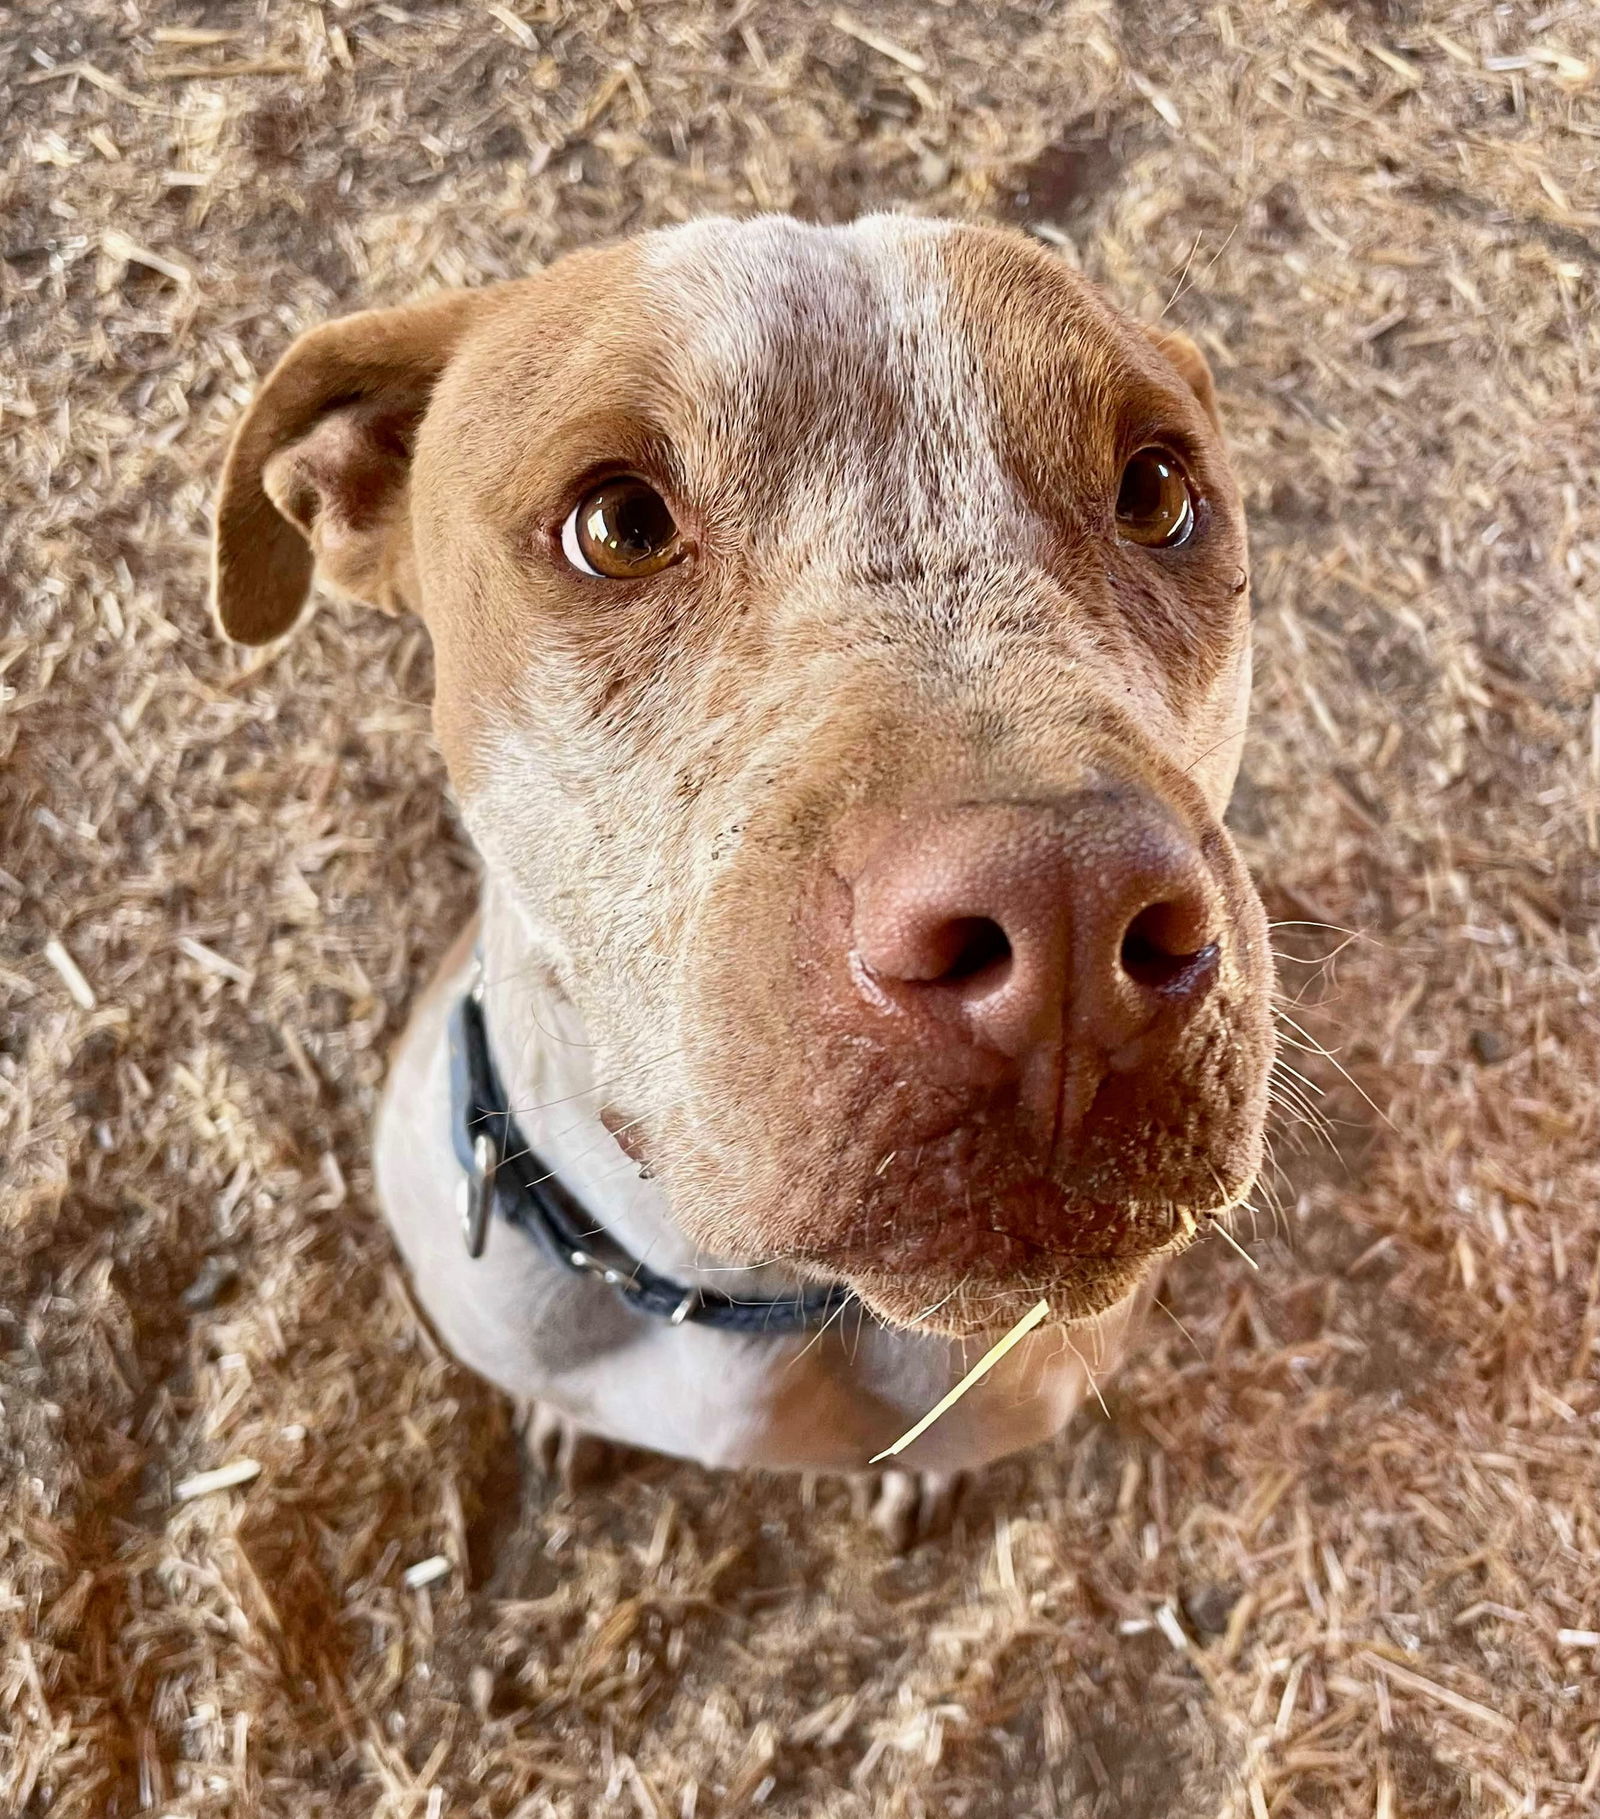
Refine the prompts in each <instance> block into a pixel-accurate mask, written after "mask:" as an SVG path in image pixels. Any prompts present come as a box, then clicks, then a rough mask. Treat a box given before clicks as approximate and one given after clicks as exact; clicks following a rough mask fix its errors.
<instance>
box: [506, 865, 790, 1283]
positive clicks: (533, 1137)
mask: <svg viewBox="0 0 1600 1819" xmlns="http://www.w3.org/2000/svg"><path fill="white" fill-rule="evenodd" d="M478 946H479V954H480V960H481V965H482V967H483V986H484V991H483V1011H484V1022H485V1025H486V1027H487V1029H488V1032H489V1045H490V1048H491V1050H492V1052H493V1055H494V1061H495V1066H496V1069H497V1070H498V1072H499V1075H500V1080H501V1084H502V1086H503V1087H504V1089H505V1094H506V1102H507V1104H508V1106H509V1107H510V1109H511V1111H512V1113H513V1115H514V1116H515V1119H516V1122H517V1126H518V1128H519V1130H520V1131H521V1133H522V1137H523V1140H524V1141H525V1142H526V1143H527V1145H528V1146H529V1147H530V1148H531V1149H532V1150H533V1151H534V1153H535V1154H536V1155H537V1156H538V1157H539V1158H540V1160H541V1161H542V1162H543V1163H544V1164H545V1166H546V1167H547V1168H549V1169H550V1170H551V1172H552V1173H553V1174H555V1175H556V1176H557V1177H558V1178H559V1179H560V1181H561V1182H562V1183H563V1185H564V1186H566V1187H567V1188H568V1189H569V1190H570V1191H571V1192H572V1193H573V1194H575V1195H576V1196H577V1198H578V1199H579V1200H580V1201H581V1202H582V1204H583V1206H584V1208H585V1210H586V1211H587V1212H589V1213H590V1214H592V1215H593V1217H594V1218H595V1220H596V1221H597V1222H598V1223H599V1224H600V1225H602V1226H604V1228H605V1230H606V1231H607V1232H608V1233H609V1234H610V1235H611V1237H612V1238H614V1239H615V1240H616V1241H617V1242H618V1243H619V1244H621V1245H622V1246H624V1248H625V1249H627V1250H628V1251H630V1252H631V1253H632V1254H633V1256H634V1257H636V1258H637V1259H638V1260H639V1261H640V1262H642V1263H646V1264H648V1265H649V1266H650V1268H651V1269H653V1270H655V1271H657V1272H659V1273H660V1274H662V1275H666V1276H671V1277H674V1278H676V1279H678V1280H681V1281H683V1282H684V1283H686V1284H693V1283H699V1284H700V1285H702V1286H703V1287H706V1288H716V1289H720V1290H722V1291H723V1292H724V1293H725V1294H730V1295H740V1294H750V1295H753V1296H754V1295H763V1296H767V1295H773V1294H781V1293H783V1292H784V1291H785V1290H787V1289H790V1288H793V1287H796V1286H798V1284H797V1279H796V1278H795V1277H794V1276H792V1275H790V1274H788V1273H787V1272H786V1271H784V1270H782V1269H781V1268H780V1267H778V1266H775V1265H766V1266H763V1267H759V1268H743V1267H740V1266H738V1265H733V1264H729V1263H728V1262H726V1261H725V1260H724V1259H722V1258H719V1257H716V1256H713V1255H710V1254H708V1253H707V1252H705V1251H704V1250H702V1249H701V1248H700V1247H699V1246H698V1245H697V1244H695V1242H694V1241H693V1239H691V1238H690V1237H689V1236H688V1235H687V1234H686V1233H685V1232H684V1230H683V1228H682V1226H681V1225H680V1224H679V1222H678V1220H677V1219H676V1217H675V1216H674V1214H673V1210H672V1205H671V1202H670V1201H669V1200H668V1198H667V1195H666V1193H665V1192H664V1191H663V1189H662V1188H661V1186H660V1185H659V1184H658V1183H657V1182H655V1181H654V1180H652V1179H650V1177H649V1176H648V1175H647V1174H646V1173H645V1171H644V1169H643V1168H642V1167H641V1165H640V1164H639V1163H638V1162H636V1161H635V1160H634V1159H633V1158H632V1157H631V1156H630V1155H629V1154H628V1153H627V1151H626V1150H624V1149H623V1147H622V1145H621V1144H620V1143H619V1142H618V1141H617V1139H616V1138H615V1137H614V1136H613V1135H612V1134H611V1132H610V1131H609V1130H608V1129H607V1128H606V1126H605V1124H604V1122H603V1121H602V1119H601V1116H600V1113H601V1109H602V1106H603V1104H604V1099H603V1090H604V1084H605V1083H604V1082H603V1081H597V1080H596V1078H595V1067H594V1053H595V1051H594V1046H593V1044H592V1043H591V1042H590V1040H589V1035H588V1031H587V1030H586V1029H585V1027H584V1022H583V1019H582V1017H581V1016H580V1015H579V1013H578V1011H577V1009H576V1007H575V1006H574V1005H573V1004H572V1002H571V1001H570V1000H569V999H568V998H567V997H566V996H565V995H564V994H563V993H562V992H561V991H559V990H558V989H557V987H556V986H555V985H554V984H553V982H552V981H551V979H550V976H549V970H548V968H547V967H546V965H545V964H544V963H543V962H542V961H541V959H540V957H539V954H538V949H537V945H536V943H535V942H534V940H533V939H532V937H531V936H530V934H529V932H528V929H527V926H526V924H525V923H524V922H523V919H522V916H521V914H520V912H519V911H518V909H517V907H516V905H515V903H513V902H512V901H511V900H510V898H509V897H508V896H507V895H506V894H505V893H504V892H503V891H500V890H498V889H497V888H496V887H495V886H494V885H493V884H492V883H487V884H486V885H485V887H484V893H483V908H482V917H481V921H480V925H479V936H478Z"/></svg>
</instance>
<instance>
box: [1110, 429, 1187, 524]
mask: <svg viewBox="0 0 1600 1819" xmlns="http://www.w3.org/2000/svg"><path fill="white" fill-rule="evenodd" d="M1193 531H1194V496H1193V494H1192V493H1191V492H1190V491H1189V482H1188V479H1187V478H1186V477H1185V475H1184V471H1183V469H1182V468H1181V467H1180V466H1179V465H1178V461H1177V457H1176V456H1175V455H1172V454H1169V453H1168V452H1167V450H1166V449H1164V448H1142V449H1140V450H1139V452H1138V453H1137V454H1136V455H1134V456H1133V457H1132V459H1131V460H1130V461H1129V462H1128V465H1127V466H1126V467H1125V468H1124V469H1123V470H1122V484H1121V486H1119V487H1118V489H1117V535H1118V536H1119V537H1125V538H1126V539H1127V540H1128V542H1130V543H1143V544H1145V545H1146V546H1147V547H1150V548H1156V549H1175V548H1176V547H1177V546H1178V545H1179V544H1180V543H1187V542H1188V541H1189V538H1190V535H1191V534H1192V533H1193Z"/></svg>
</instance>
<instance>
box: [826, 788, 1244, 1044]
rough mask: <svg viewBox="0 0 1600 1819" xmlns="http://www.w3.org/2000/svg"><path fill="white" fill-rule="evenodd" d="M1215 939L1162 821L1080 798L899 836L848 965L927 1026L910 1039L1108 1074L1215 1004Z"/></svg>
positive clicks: (1148, 809)
mask: <svg viewBox="0 0 1600 1819" xmlns="http://www.w3.org/2000/svg"><path fill="white" fill-rule="evenodd" d="M1221 924H1222V916H1221V909H1220V904H1219V901H1218V896H1217V892H1216V888H1215V886H1214V884H1213V883H1212V880H1211V875H1210V873H1209V871H1208V869H1207V867H1206V864H1205V862H1204V860H1203V859H1202V857H1201V855H1200V852H1199V850H1198V849H1197V847H1196V845H1195V843H1194V841H1193V840H1192V839H1191V838H1190V837H1189V836H1188V835H1187V834H1186V833H1185V832H1184V831H1183V830H1182V829H1181V828H1180V827H1179V826H1178V825H1177V823H1176V822H1175V821H1174V820H1173V819H1172V818H1171V817H1170V816H1169V815H1168V814H1166V813H1165V812H1163V811H1162V809H1161V808H1160V807H1159V806H1158V805H1157V804H1156V803H1155V802H1154V801H1152V800H1150V799H1148V798H1146V797H1144V796H1143V795H1139V794H1135V793H1133V792H1116V793H1112V792H1086V793H1084V794H1082V795H1079V796H1074V797H1069V798H1066V799H1063V800H1061V801H1055V802H1050V803H1046V804H1040V805H1037V806H1036V805H1032V804H1026V805H1019V804H1010V803H995V804H979V805H976V806H972V807H966V808H961V809H956V810H953V811H949V812H946V813H943V814H939V815H935V816H929V817H926V818H922V819H919V820H913V821H909V822H906V823H903V824H902V825H901V826H899V827H898V828H897V829H896V830H895V831H894V832H893V833H892V834H891V835H889V837H888V838H887V839H886V840H885V841H884V842H883V843H882V844H881V845H880V846H879V847H878V848H877V850H876V851H875V852H873V853H872V854H871V856H870V857H869V859H868V861H867V863H866V866H865V868H864V870H863V871H862V872H861V873H860V875H859V876H858V877H857V879H856V881H855V885H854V908H853V920H852V935H853V941H854V948H853V952H852V955H851V964H852V969H853V971H854V974H855V979H856V985H857V989H858V990H859V991H860V992H861V994H862V996H863V997H864V998H865V999H866V1000H867V1002H868V1003H869V1004H872V1005H876V1006H877V1007H878V1008H880V1009H881V1008H884V1006H885V1003H886V1002H887V1003H889V1004H893V1005H895V1006H898V1007H899V1008H901V1009H903V1010H907V1011H912V1012H919V1013H921V1014H920V1015H918V1016H916V1017H915V1018H914V1019H913V1027H914V1028H915V1030H916V1032H917V1034H916V1037H915V1039H916V1040H919V1041H929V1040H931V1041H935V1042H939V1043H951V1042H954V1043H957V1044H965V1045H971V1046H974V1047H979V1048H985V1049H988V1050H990V1051H994V1050H998V1051H999V1052H1000V1053H1001V1054H1003V1055H1005V1056H1008V1057H1010V1058H1011V1059H1012V1060H1014V1061H1017V1062H1024V1061H1027V1060H1029V1059H1031V1058H1033V1057H1035V1056H1037V1055H1040V1054H1041V1053H1049V1054H1050V1055H1052V1056H1054V1057H1056V1058H1057V1060H1058V1063H1059V1064H1061V1065H1065V1066H1067V1067H1069V1068H1070V1067H1071V1064H1072V1063H1073V1062H1074V1061H1087V1062H1090V1063H1092V1064H1094V1071H1095V1072H1096V1073H1097V1074H1098V1072H1099V1070H1100V1068H1103V1067H1106V1066H1109V1067H1112V1068H1116V1067H1119V1066H1123V1065H1134V1064H1136V1062H1137V1060H1138V1059H1139V1058H1140V1057H1139V1056H1138V1055H1137V1053H1136V1052H1135V1051H1136V1049H1137V1048H1140V1047H1143V1046H1145V1045H1143V1044H1140V1043H1139V1038H1140V1037H1142V1036H1144V1035H1145V1034H1146V1033H1147V1032H1150V1031H1151V1030H1152V1029H1153V1028H1154V1027H1155V1026H1157V1025H1158V1024H1159V1025H1160V1027H1161V1028H1162V1029H1163V1030H1167V1029H1170V1028H1173V1027H1175V1026H1176V1024H1177V1023H1178V1022H1180V1021H1181V1020H1182V1019H1183V1018H1185V1017H1186V1015H1187V1013H1188V1012H1189V1011H1190V1010H1192V1008H1193V1007H1194V1006H1195V1005H1196V1004H1198V1003H1199V1001H1200V1000H1201V999H1202V998H1203V997H1204V996H1205V994H1206V992H1207V991H1208V990H1209V988H1210V986H1211V984H1212V982H1213V980H1214V979H1215V977H1216V973H1217V963H1218V958H1219V953H1220V942H1221ZM908 1033H909V1032H908Z"/></svg>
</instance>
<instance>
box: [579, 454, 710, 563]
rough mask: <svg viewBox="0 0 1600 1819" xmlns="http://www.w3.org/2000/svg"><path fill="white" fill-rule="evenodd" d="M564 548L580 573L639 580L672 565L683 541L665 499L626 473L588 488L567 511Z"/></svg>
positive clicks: (680, 551)
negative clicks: (591, 489) (590, 490)
mask: <svg viewBox="0 0 1600 1819" xmlns="http://www.w3.org/2000/svg"><path fill="white" fill-rule="evenodd" d="M561 553H562V555H564V556H565V557H566V559H567V560H568V562H570V563H571V564H572V566H573V567H574V568H575V569H577V570H578V571H579V572H580V573H581V574H585V575H597V576H600V577H602V578H603V579H605V580H609V581H636V580H638V579H640V578H641V577H642V576H645V575H654V574H659V573H660V571H661V570H662V569H664V568H668V567H670V566H671V565H672V564H673V563H674V562H676V561H677V560H678V558H679V557H680V556H681V555H682V554H683V553H684V544H683V536H682V533H681V532H680V531H679V529H678V526H677V523H676V522H675V520H674V519H673V516H672V513H671V511H670V510H669V509H668V507H667V502H666V500H665V499H663V498H662V497H661V495H660V493H658V492H657V491H656V490H655V488H654V487H653V486H650V485H648V484H647V483H646V482H645V481H643V480H639V479H635V478H634V476H633V475H631V474H624V475H620V476H618V477H617V478H615V479H611V480H606V481H604V482H602V484H601V485H599V486H597V487H595V488H594V490H593V491H592V492H589V493H586V494H585V495H584V496H583V498H581V499H580V500H579V501H578V503H577V504H576V505H575V506H574V507H573V508H572V510H571V511H570V512H569V513H568V514H567V521H566V523H565V524H563V525H562V527H561Z"/></svg>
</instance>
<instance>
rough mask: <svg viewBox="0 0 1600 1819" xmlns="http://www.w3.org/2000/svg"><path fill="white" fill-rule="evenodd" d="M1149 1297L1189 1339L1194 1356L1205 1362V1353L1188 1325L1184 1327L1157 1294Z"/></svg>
mask: <svg viewBox="0 0 1600 1819" xmlns="http://www.w3.org/2000/svg"><path fill="white" fill-rule="evenodd" d="M1150 1299H1151V1300H1152V1301H1153V1302H1154V1303H1155V1305H1156V1306H1157V1307H1158V1308H1160V1309H1161V1311H1162V1313H1164V1314H1165V1315H1166V1317H1167V1318H1168V1319H1169V1320H1170V1321H1171V1322H1172V1324H1173V1325H1174V1326H1175V1327H1176V1328H1177V1329H1178V1331H1179V1332H1180V1333H1182V1334H1183V1336H1184V1338H1185V1339H1187V1340H1188V1341H1189V1343H1190V1345H1191V1346H1193V1347H1194V1355H1195V1357H1197V1358H1198V1359H1199V1360H1200V1362H1201V1363H1202V1364H1204V1363H1205V1362H1206V1355H1205V1353H1204V1352H1203V1351H1201V1349H1200V1343H1199V1341H1198V1340H1197V1339H1196V1338H1195V1336H1194V1334H1193V1333H1191V1332H1190V1331H1189V1329H1188V1327H1186V1326H1185V1325H1184V1324H1183V1322H1182V1321H1181V1320H1180V1319H1179V1318H1178V1316H1177V1315H1176V1314H1175V1313H1173V1311H1172V1309H1171V1308H1170V1307H1168V1306H1167V1304H1166V1302H1165V1301H1163V1300H1162V1299H1161V1297H1160V1296H1159V1295H1152V1296H1151V1297H1150Z"/></svg>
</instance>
